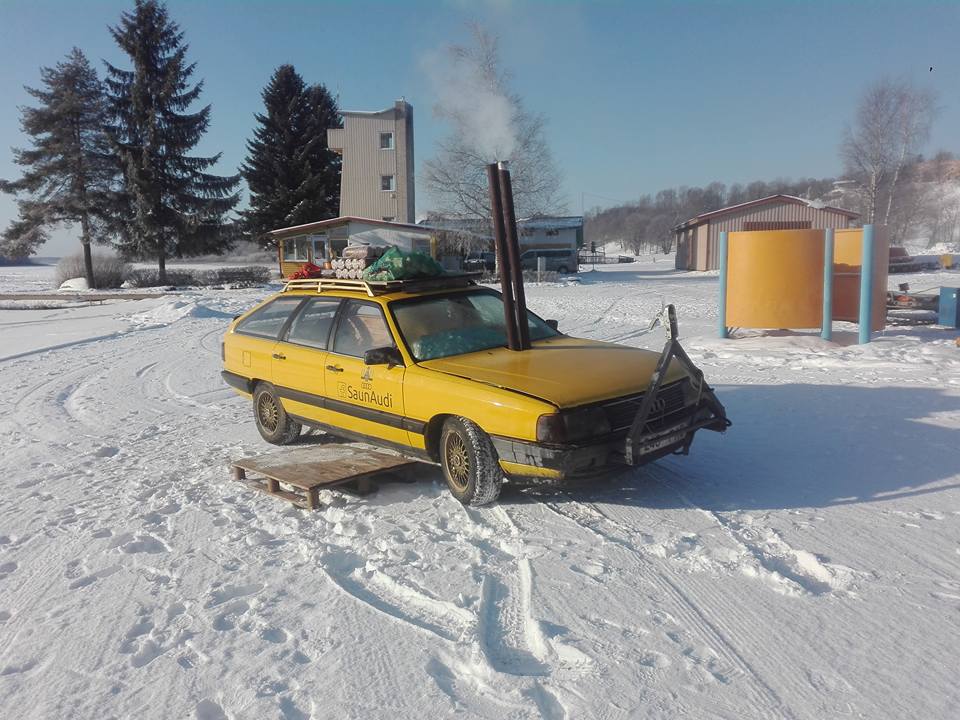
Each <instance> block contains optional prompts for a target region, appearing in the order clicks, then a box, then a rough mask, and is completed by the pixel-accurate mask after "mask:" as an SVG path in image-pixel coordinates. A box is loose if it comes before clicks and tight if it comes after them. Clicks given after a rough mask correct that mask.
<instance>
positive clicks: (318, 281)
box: [283, 273, 483, 297]
mask: <svg viewBox="0 0 960 720" xmlns="http://www.w3.org/2000/svg"><path fill="white" fill-rule="evenodd" d="M482 274H483V273H460V274H457V275H440V276H438V277H428V278H413V279H410V280H347V279H344V278H306V279H303V280H286V281H285V283H286V284H285V285H284V286H283V292H293V291H296V290H313V291H315V292H325V291H328V290H340V291H349V292H363V293H366V294H367V295H369V296H370V297H374V296H376V295H385V294H387V293H393V292H414V291H417V290H447V289H452V288H464V287H469V286H470V285H476V284H477V283H476V281H477V280H478V279H479V278H480V276H481V275H482Z"/></svg>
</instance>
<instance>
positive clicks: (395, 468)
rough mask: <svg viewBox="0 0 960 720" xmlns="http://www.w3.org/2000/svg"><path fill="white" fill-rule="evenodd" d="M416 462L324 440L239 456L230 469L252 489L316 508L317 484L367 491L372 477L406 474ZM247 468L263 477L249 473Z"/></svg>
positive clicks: (361, 491) (369, 488)
mask: <svg viewBox="0 0 960 720" xmlns="http://www.w3.org/2000/svg"><path fill="white" fill-rule="evenodd" d="M417 462H418V461H416V460H411V459H410V458H406V457H402V456H400V455H389V454H387V453H382V452H376V451H373V450H367V449H365V448H361V447H356V446H354V445H347V444H342V443H326V444H324V445H320V446H307V447H298V448H291V449H288V450H286V451H283V452H277V453H270V454H267V455H256V456H253V457H247V458H241V459H239V460H236V461H234V462H233V463H232V471H233V477H234V479H235V480H238V481H240V482H242V483H244V484H245V485H247V486H248V487H251V488H253V489H254V490H258V491H260V492H263V493H265V494H267V495H273V496H274V497H280V498H283V499H284V500H288V501H289V502H292V503H294V504H295V505H297V506H299V507H303V508H309V509H311V510H315V509H316V508H318V507H320V499H319V490H320V488H323V487H335V486H345V485H348V484H350V485H354V486H355V487H354V492H355V493H356V494H358V495H367V494H369V493H371V492H373V491H374V490H376V485H375V484H374V483H373V482H372V480H371V478H373V477H375V476H377V475H394V476H396V475H402V474H406V471H407V470H409V469H410V468H411V467H412V466H413V465H415V464H417ZM248 472H251V473H256V474H257V475H260V476H262V477H248V476H247V473H248ZM281 483H282V484H283V485H284V486H286V487H287V488H290V489H285V488H284V487H281Z"/></svg>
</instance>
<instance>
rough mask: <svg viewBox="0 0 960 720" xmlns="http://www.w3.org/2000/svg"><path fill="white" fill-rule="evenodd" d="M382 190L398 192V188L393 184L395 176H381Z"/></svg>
mask: <svg viewBox="0 0 960 720" xmlns="http://www.w3.org/2000/svg"><path fill="white" fill-rule="evenodd" d="M380 189H381V190H383V191H388V190H396V186H395V185H394V182H393V175H381V176H380Z"/></svg>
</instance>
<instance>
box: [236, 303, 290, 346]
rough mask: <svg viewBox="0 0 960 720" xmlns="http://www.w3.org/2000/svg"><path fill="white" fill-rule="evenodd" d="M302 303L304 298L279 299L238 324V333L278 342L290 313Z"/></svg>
mask: <svg viewBox="0 0 960 720" xmlns="http://www.w3.org/2000/svg"><path fill="white" fill-rule="evenodd" d="M301 302H303V298H302V297H286V298H277V299H276V300H274V301H273V302H270V303H267V304H266V305H264V306H263V307H262V308H260V309H259V310H257V311H256V312H254V313H253V314H252V315H248V316H247V317H245V318H244V319H243V320H241V321H240V322H239V323H238V324H237V327H236V332H238V333H243V334H244V335H255V336H256V337H262V338H270V339H272V340H276V339H277V338H278V337H279V336H280V331H281V330H282V329H283V326H284V325H285V324H286V322H287V319H288V318H289V317H290V313H292V312H293V311H294V310H295V309H296V308H297V306H298V305H300V303H301Z"/></svg>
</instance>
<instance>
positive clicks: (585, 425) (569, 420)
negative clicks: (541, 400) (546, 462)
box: [537, 407, 610, 443]
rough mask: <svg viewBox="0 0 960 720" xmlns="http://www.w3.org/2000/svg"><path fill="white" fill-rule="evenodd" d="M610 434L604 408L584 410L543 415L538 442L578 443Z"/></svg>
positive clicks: (538, 425) (539, 419)
mask: <svg viewBox="0 0 960 720" xmlns="http://www.w3.org/2000/svg"><path fill="white" fill-rule="evenodd" d="M608 432H610V421H609V420H607V413H606V412H605V411H604V409H603V408H599V407H597V408H584V409H582V410H568V411H561V412H558V413H553V414H551V415H541V416H540V417H539V418H538V419H537V440H538V441H540V442H548V443H564V442H576V441H577V440H583V439H585V438H589V437H594V436H596V435H606V434H607V433H608Z"/></svg>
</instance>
